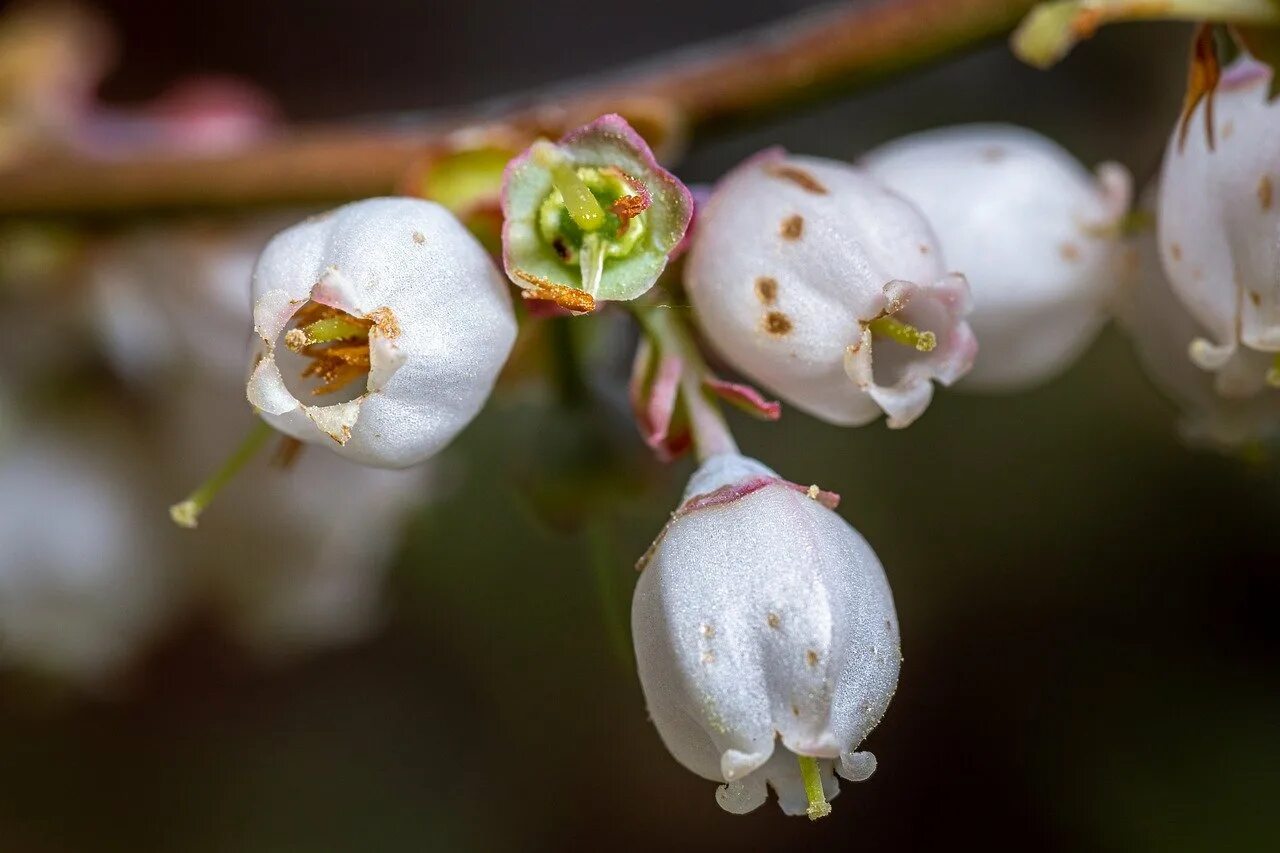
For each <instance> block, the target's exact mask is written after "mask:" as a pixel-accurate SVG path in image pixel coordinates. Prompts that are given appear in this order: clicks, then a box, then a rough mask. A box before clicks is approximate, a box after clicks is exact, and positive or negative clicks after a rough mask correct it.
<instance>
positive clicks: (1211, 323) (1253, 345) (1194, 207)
mask: <svg viewBox="0 0 1280 853" xmlns="http://www.w3.org/2000/svg"><path fill="white" fill-rule="evenodd" d="M1271 75H1272V71H1271V69H1270V68H1268V67H1267V66H1265V65H1263V64H1261V63H1259V62H1257V61H1255V60H1253V59H1252V58H1250V57H1248V56H1244V57H1242V58H1241V59H1239V60H1238V61H1237V62H1235V63H1234V64H1233V65H1232V66H1231V67H1230V68H1228V69H1227V70H1226V71H1225V72H1224V74H1223V75H1222V78H1221V80H1219V81H1218V84H1217V86H1216V87H1215V89H1214V91H1213V109H1212V111H1211V110H1209V109H1208V108H1207V107H1206V108H1204V109H1199V110H1197V111H1195V112H1194V113H1193V114H1192V115H1191V116H1190V119H1189V123H1188V125H1187V132H1186V133H1185V135H1184V134H1183V133H1182V132H1181V131H1180V129H1179V128H1175V129H1174V131H1173V134H1172V137H1171V139H1170V141H1169V146H1168V149H1167V150H1166V152H1165V160H1164V168H1163V171H1162V174H1161V178H1160V206H1159V223H1158V224H1159V239H1160V255H1161V258H1162V260H1163V262H1164V268H1165V271H1166V273H1167V274H1168V276H1169V282H1170V284H1171V285H1172V287H1173V290H1174V292H1175V293H1176V294H1177V295H1178V297H1179V298H1180V299H1181V300H1182V303H1183V304H1184V305H1185V306H1186V307H1187V310H1188V311H1189V312H1190V313H1191V315H1192V316H1193V317H1194V318H1195V319H1196V321H1197V322H1199V324H1200V325H1201V326H1202V327H1203V328H1204V330H1205V334H1204V335H1203V336H1202V337H1198V338H1196V340H1195V341H1194V342H1193V343H1192V344H1191V346H1190V349H1189V353H1190V356H1191V359H1192V361H1193V362H1195V363H1196V364H1197V365H1198V366H1200V367H1201V368H1203V369H1205V370H1209V371H1212V372H1214V373H1216V374H1217V379H1216V381H1217V390H1218V393H1220V394H1223V395H1226V396H1231V397H1247V396H1251V395H1253V394H1257V393H1258V392H1259V391H1261V390H1263V389H1264V388H1265V387H1266V386H1267V384H1273V385H1280V103H1272V102H1269V101H1268V87H1269V83H1270V80H1271ZM1242 349H1243V350H1251V351H1254V352H1256V353H1262V354H1265V356H1267V357H1270V358H1271V359H1272V363H1271V366H1270V367H1269V368H1264V369H1262V370H1252V369H1250V370H1244V369H1241V368H1242V367H1244V365H1245V364H1246V363H1247V360H1242V359H1239V358H1237V357H1236V355H1237V353H1238V352H1239V351H1241V350H1242Z"/></svg>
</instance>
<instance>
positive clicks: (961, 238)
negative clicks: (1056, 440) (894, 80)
mask: <svg viewBox="0 0 1280 853" xmlns="http://www.w3.org/2000/svg"><path fill="white" fill-rule="evenodd" d="M861 165H863V166H864V167H865V168H866V169H867V170H868V171H869V172H871V174H873V175H875V176H876V177H877V178H879V179H880V180H881V181H883V182H884V183H885V184H886V185H888V186H889V187H890V188H891V189H893V190H894V191H896V192H898V193H901V194H902V195H903V196H905V197H906V198H907V199H908V200H909V201H911V202H912V203H914V204H915V205H916V207H918V208H919V209H920V211H921V212H922V213H923V214H924V215H925V218H927V219H928V220H929V224H930V225H932V226H933V230H934V232H935V233H936V234H937V235H938V241H939V242H940V243H941V245H942V254H943V257H944V258H945V259H946V262H947V264H948V265H949V266H951V267H952V268H954V269H959V270H963V271H964V274H965V278H967V279H968V281H969V286H970V288H971V289H972V291H973V304H974V308H973V313H972V314H971V315H970V316H969V323H970V325H971V326H972V327H973V331H974V334H976V335H977V336H978V343H979V344H980V345H981V348H982V349H981V351H980V352H979V354H978V357H977V359H976V360H975V362H974V365H973V370H971V371H970V372H969V374H968V375H967V376H965V377H964V379H962V380H961V381H960V383H959V387H961V388H969V389H973V390H991V391H1002V390H1018V389H1022V388H1027V387H1030V386H1033V385H1037V384H1039V383H1041V382H1044V381H1047V380H1048V379H1051V378H1052V377H1054V376H1056V375H1057V374H1059V373H1061V372H1062V371H1063V370H1065V369H1066V368H1067V367H1068V366H1069V365H1071V364H1072V363H1073V362H1074V361H1075V359H1076V357H1077V356H1078V355H1079V354H1080V353H1081V352H1082V351H1083V350H1084V349H1085V347H1087V346H1088V345H1089V343H1090V342H1091V341H1092V340H1093V339H1094V337H1095V336H1096V335H1097V333H1098V331H1099V329H1101V328H1102V325H1103V323H1104V322H1105V321H1106V318H1107V315H1108V312H1109V309H1110V307H1111V305H1110V303H1111V300H1112V297H1113V295H1114V293H1115V291H1116V288H1117V286H1118V285H1119V283H1120V281H1121V264H1122V261H1123V256H1124V251H1123V245H1122V241H1121V235H1120V229H1119V225H1120V221H1121V219H1122V218H1123V217H1124V215H1125V214H1126V213H1127V212H1128V206H1129V199H1130V195H1131V190H1130V185H1131V182H1130V178H1129V173H1128V172H1127V171H1126V170H1125V169H1124V167H1123V166H1120V165H1119V164H1117V163H1104V164H1103V165H1101V166H1100V167H1098V171H1097V174H1096V176H1095V175H1090V174H1089V173H1088V172H1087V171H1086V170H1085V169H1084V168H1083V167H1082V166H1081V165H1080V164H1079V163H1078V162H1077V161H1076V160H1075V158H1073V157H1072V156H1071V155H1070V154H1068V153H1067V152H1066V151H1065V150H1063V149H1062V148H1061V147H1060V146H1058V145H1057V144H1056V143H1055V142H1053V141H1052V140H1049V139H1046V138H1045V137H1043V136H1040V135H1039V134H1037V133H1034V132H1032V131H1030V130H1026V129H1024V128H1019V127H1012V126H1008V125H968V126H963V127H949V128H942V129H939V130H935V131H930V132H926V133H918V134H915V135H912V136H908V137H906V138H904V139H900V140H897V141H895V142H890V143H889V144H887V145H884V146H882V147H880V148H877V149H876V150H874V151H872V152H871V153H870V154H868V155H867V156H866V157H865V158H864V159H863V160H862V161H861Z"/></svg>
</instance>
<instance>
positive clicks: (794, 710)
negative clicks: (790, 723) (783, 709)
mask: <svg viewBox="0 0 1280 853" xmlns="http://www.w3.org/2000/svg"><path fill="white" fill-rule="evenodd" d="M791 713H792V715H793V716H796V717H798V716H800V706H799V705H792V706H791Z"/></svg>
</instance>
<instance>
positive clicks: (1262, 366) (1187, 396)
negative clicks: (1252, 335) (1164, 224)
mask: <svg viewBox="0 0 1280 853" xmlns="http://www.w3.org/2000/svg"><path fill="white" fill-rule="evenodd" d="M1144 195H1146V196H1148V197H1149V198H1150V203H1144V205H1143V206H1144V208H1146V209H1148V210H1150V209H1154V208H1155V207H1156V204H1155V202H1154V198H1155V193H1154V192H1148V193H1145V194H1144ZM1133 251H1134V256H1133V261H1134V263H1135V264H1136V265H1137V269H1136V270H1134V276H1133V280H1132V283H1131V284H1130V285H1129V286H1128V287H1126V288H1125V290H1124V291H1123V293H1124V298H1123V299H1122V300H1121V301H1120V304H1119V306H1118V311H1117V315H1116V316H1117V319H1118V320H1119V321H1120V325H1121V326H1122V327H1123V328H1124V330H1125V331H1126V332H1127V333H1128V334H1129V337H1130V339H1131V340H1132V341H1133V345H1134V349H1135V350H1136V351H1137V354H1138V358H1139V360H1140V361H1141V363H1142V367H1143V369H1144V370H1145V372H1146V374H1147V376H1148V377H1150V379H1151V380H1152V382H1154V383H1155V385H1156V386H1157V387H1158V388H1159V389H1160V390H1161V391H1162V392H1164V393H1165V394H1166V395H1167V396H1168V397H1169V398H1170V400H1171V401H1172V402H1173V403H1174V404H1175V405H1176V406H1177V407H1178V410H1179V414H1180V421H1179V431H1180V432H1181V434H1182V437H1183V439H1184V440H1185V441H1186V442H1187V443H1189V444H1192V445H1196V446H1203V447H1208V448H1211V449H1215V450H1221V451H1238V450H1241V449H1247V448H1249V447H1251V446H1255V445H1257V444H1258V443H1259V442H1262V441H1266V440H1268V439H1271V438H1274V437H1275V436H1276V435H1277V434H1280V389H1274V388H1265V389H1263V390H1261V391H1259V392H1258V393H1256V394H1251V395H1249V396H1244V397H1238V396H1237V397H1232V396H1224V395H1223V394H1221V393H1219V391H1218V388H1217V385H1218V382H1217V381H1216V380H1217V377H1216V376H1215V375H1214V374H1212V373H1207V372H1205V371H1204V370H1202V369H1201V368H1199V367H1197V366H1196V365H1194V364H1192V363H1191V361H1190V360H1188V358H1187V349H1188V347H1190V346H1191V344H1192V342H1193V341H1195V340H1198V339H1202V338H1203V337H1204V335H1205V328H1204V327H1203V326H1202V325H1201V324H1200V323H1199V322H1198V321H1197V320H1196V319H1195V318H1194V317H1192V316H1191V314H1190V313H1189V312H1188V311H1187V309H1186V307H1185V306H1184V305H1183V304H1182V302H1180V301H1179V299H1178V297H1177V296H1176V295H1175V294H1174V292H1173V290H1172V289H1171V288H1170V286H1169V280H1168V279H1167V278H1166V277H1165V272H1164V267H1163V265H1162V263H1161V258H1160V250H1159V248H1158V246H1157V244H1156V237H1155V234H1154V233H1147V234H1144V235H1142V236H1141V237H1140V238H1138V240H1137V245H1136V246H1135V247H1134V248H1133ZM1269 363H1270V358H1269V357H1268V356H1267V355H1266V354H1264V353H1259V352H1255V351H1254V350H1251V349H1249V348H1247V347H1241V348H1238V349H1237V350H1236V351H1235V352H1234V353H1233V354H1232V355H1231V356H1230V358H1229V359H1228V360H1227V362H1226V363H1224V365H1223V370H1224V374H1225V375H1243V376H1261V375H1264V374H1265V373H1266V371H1267V367H1268V365H1269Z"/></svg>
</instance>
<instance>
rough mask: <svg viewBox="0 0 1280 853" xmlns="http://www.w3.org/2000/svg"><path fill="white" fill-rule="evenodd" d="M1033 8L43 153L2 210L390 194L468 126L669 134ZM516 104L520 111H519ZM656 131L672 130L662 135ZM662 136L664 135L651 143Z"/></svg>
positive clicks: (866, 25)
mask: <svg viewBox="0 0 1280 853" xmlns="http://www.w3.org/2000/svg"><path fill="white" fill-rule="evenodd" d="M1033 5H1034V2H1033V0H881V2H876V3H838V4H832V6H831V7H830V8H827V9H821V10H818V11H816V12H815V11H812V10H809V11H806V12H801V13H798V14H797V15H796V16H794V17H793V18H791V19H785V20H781V21H778V22H776V23H775V24H772V25H770V26H766V27H764V28H762V29H760V30H758V31H756V32H752V33H747V34H745V35H740V36H736V37H733V38H729V39H725V40H722V41H720V42H718V43H713V44H706V45H701V46H698V47H695V48H692V49H685V50H682V51H680V52H679V53H677V54H675V55H673V56H666V57H657V58H655V59H654V60H653V61H651V62H647V63H645V64H644V65H643V66H640V67H636V68H632V69H630V70H629V71H624V72H622V73H620V74H607V75H606V74H595V75H593V77H592V78H591V79H590V80H589V81H577V82H576V83H573V84H569V85H567V86H563V87H557V88H555V89H552V90H548V91H543V92H541V93H537V94H536V95H534V96H532V97H524V98H504V99H503V101H502V102H493V103H486V104H478V105H475V106H473V107H470V108H468V109H466V110H461V111H458V112H457V113H455V114H453V115H450V116H444V117H441V116H440V115H435V116H428V117H425V118H424V117H421V116H419V117H417V119H416V120H415V119H414V118H413V117H401V118H400V119H398V120H396V121H391V122H386V123H385V124H383V125H380V126H378V127H328V128H311V129H294V130H291V131H284V132H282V133H280V134H278V135H274V136H272V137H271V138H270V139H268V140H264V141H261V142H258V143H255V144H253V145H252V146H248V147H245V148H243V149H240V150H238V151H235V152H232V153H230V154H226V155H223V156H218V157H210V156H206V155H204V154H201V155H194V154H191V155H186V154H180V153H175V154H173V155H167V156H165V157H156V156H154V155H153V154H146V155H139V156H138V157H137V158H135V159H131V160H130V159H126V160H122V161H114V162H102V161H100V160H93V159H90V158H85V157H77V156H61V157H48V158H45V157H42V158H41V159H40V160H39V161H35V160H33V161H32V162H24V163H22V164H20V166H19V167H16V168H11V169H8V170H6V171H4V172H3V173H2V174H0V215H13V214H44V215H85V214H97V215H104V214H105V215H120V214H123V213H140V212H146V211H155V210H169V209H174V208H184V209H195V208H206V209H207V208H238V207H244V206H248V205H289V204H299V203H304V204H305V203H321V202H333V201H341V200H349V199H353V198H364V197H368V196H374V195H383V194H386V193H389V192H392V191H394V190H395V189H396V188H397V187H398V186H399V185H400V184H401V182H402V181H403V179H404V177H405V175H406V174H407V173H408V172H409V171H410V169H411V168H412V167H413V165H414V164H415V163H419V162H421V160H422V158H423V156H424V155H427V154H430V153H432V152H439V151H448V150H450V146H451V144H452V140H454V139H456V138H458V137H457V134H458V132H459V131H461V130H471V131H475V130H490V131H508V132H510V133H512V134H515V135H519V136H523V137H524V138H526V139H528V140H529V141H532V140H533V139H534V138H536V137H537V136H539V135H552V136H554V135H557V134H559V133H561V132H564V131H565V130H568V129H569V128H571V127H574V126H576V125H578V124H582V123H584V122H585V121H589V120H590V119H592V118H594V117H595V116H597V115H599V114H600V113H604V112H610V111H617V112H621V113H623V114H624V115H628V114H630V112H631V111H632V110H635V111H636V112H638V113H639V114H641V115H644V114H645V113H646V111H647V114H648V115H649V116H650V117H653V116H665V118H664V119H662V120H661V121H662V122H665V126H666V129H667V130H668V131H670V133H668V136H679V135H680V134H679V130H680V128H681V127H682V126H685V125H689V126H692V127H694V128H697V127H699V126H705V125H707V124H711V123H714V122H717V121H721V120H724V119H729V118H734V117H741V116H743V115H746V114H758V113H760V112H762V111H763V110H764V109H765V108H766V107H770V106H777V105H785V104H794V103H795V102H796V101H798V100H802V99H804V98H806V97H809V98H811V97H814V96H815V95H818V94H822V93H824V92H826V91H829V90H830V89H831V88H832V87H834V86H837V85H838V86H840V87H842V88H847V87H849V86H851V85H853V84H859V83H861V84H865V83H867V82H870V81H872V80H875V79H877V78H881V77H884V76H886V75H889V74H891V73H895V72H901V71H905V70H907V69H910V68H912V67H915V66H918V65H921V64H923V63H925V62H928V61H931V60H936V59H939V58H941V57H943V56H945V55H946V54H948V53H951V52H952V51H955V50H957V49H959V48H961V47H965V46H968V45H973V44H975V43H977V42H980V41H983V40H985V39H987V38H989V37H992V36H995V35H998V34H999V33H1001V32H1005V31H1007V30H1008V29H1009V28H1011V27H1012V26H1013V25H1014V24H1015V23H1017V21H1018V19H1019V18H1020V17H1021V16H1022V15H1023V14H1024V13H1025V12H1026V11H1027V10H1029V9H1030V8H1031V7H1032V6H1033ZM513 103H514V104H517V106H516V107H514V108H513V107H512V106H511V105H512V104H513ZM658 129H662V128H661V127H660V128H658ZM651 141H654V140H651Z"/></svg>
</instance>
